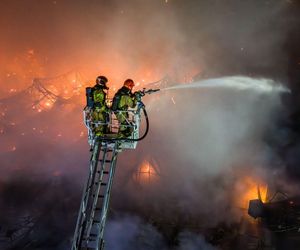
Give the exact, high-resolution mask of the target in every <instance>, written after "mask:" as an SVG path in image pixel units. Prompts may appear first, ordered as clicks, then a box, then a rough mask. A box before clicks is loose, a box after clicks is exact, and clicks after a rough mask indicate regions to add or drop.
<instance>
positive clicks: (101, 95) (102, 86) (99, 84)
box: [92, 76, 109, 136]
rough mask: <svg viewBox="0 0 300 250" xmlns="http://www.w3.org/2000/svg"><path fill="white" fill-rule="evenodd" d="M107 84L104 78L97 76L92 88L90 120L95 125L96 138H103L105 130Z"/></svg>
mask: <svg viewBox="0 0 300 250" xmlns="http://www.w3.org/2000/svg"><path fill="white" fill-rule="evenodd" d="M107 82H108V80H107V78H106V77H105V76H98V77H97V78H96V84H95V86H94V87H93V88H92V96H93V102H94V105H93V112H92V119H93V122H94V123H96V124H95V125H94V128H93V131H94V133H95V135H96V136H103V135H104V133H105V132H106V130H107V124H106V123H107V120H108V107H107V105H106V91H107V90H108V89H109V88H108V87H107V85H106V84H107ZM97 123H98V124H97Z"/></svg>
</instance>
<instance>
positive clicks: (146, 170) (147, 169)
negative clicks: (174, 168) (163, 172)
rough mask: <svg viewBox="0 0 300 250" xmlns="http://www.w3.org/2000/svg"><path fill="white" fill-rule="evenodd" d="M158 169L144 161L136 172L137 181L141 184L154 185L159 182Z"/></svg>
mask: <svg viewBox="0 0 300 250" xmlns="http://www.w3.org/2000/svg"><path fill="white" fill-rule="evenodd" d="M158 177H159V174H158V171H157V167H155V166H154V165H152V164H151V163H150V162H149V161H146V160H145V161H143V162H142V164H141V165H140V166H139V168H138V171H137V172H136V175H135V179H136V181H138V182H139V183H141V184H152V183H154V182H157V181H158Z"/></svg>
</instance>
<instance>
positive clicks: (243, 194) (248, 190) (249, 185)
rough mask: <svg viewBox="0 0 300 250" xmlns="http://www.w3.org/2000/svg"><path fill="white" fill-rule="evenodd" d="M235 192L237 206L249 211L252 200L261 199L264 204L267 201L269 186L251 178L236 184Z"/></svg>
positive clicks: (245, 178)
mask: <svg viewBox="0 0 300 250" xmlns="http://www.w3.org/2000/svg"><path fill="white" fill-rule="evenodd" d="M235 191H236V192H235V196H236V204H237V206H238V207H241V208H243V209H248V205H249V201H250V200H254V199H261V200H262V202H266V200H267V191H268V187H267V185H266V184H265V183H263V182H262V181H261V180H259V179H256V178H254V177H251V176H246V177H244V178H242V179H241V180H239V181H238V182H237V183H236V186H235Z"/></svg>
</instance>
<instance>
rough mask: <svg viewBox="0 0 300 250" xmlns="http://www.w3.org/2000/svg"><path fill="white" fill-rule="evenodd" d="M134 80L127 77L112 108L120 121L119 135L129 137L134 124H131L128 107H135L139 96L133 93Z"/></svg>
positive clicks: (115, 97) (116, 95) (114, 99)
mask: <svg viewBox="0 0 300 250" xmlns="http://www.w3.org/2000/svg"><path fill="white" fill-rule="evenodd" d="M133 87H134V81H133V80H132V79H127V80H126V81H125V82H124V84H123V87H122V88H120V89H119V90H118V91H117V93H116V94H115V96H114V98H113V104H112V110H113V111H114V112H115V114H116V117H117V119H118V121H119V123H120V127H119V132H118V137H120V138H122V137H129V136H131V134H132V132H133V127H132V124H130V121H129V120H128V119H129V114H128V112H126V111H127V110H128V108H134V107H135V106H136V104H137V98H136V96H135V95H134V94H133V93H132V89H133Z"/></svg>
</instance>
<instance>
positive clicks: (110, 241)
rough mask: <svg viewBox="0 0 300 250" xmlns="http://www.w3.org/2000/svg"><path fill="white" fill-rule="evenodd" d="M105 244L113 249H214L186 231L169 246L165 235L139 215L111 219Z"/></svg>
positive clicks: (200, 238) (203, 240)
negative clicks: (176, 241)
mask: <svg viewBox="0 0 300 250" xmlns="http://www.w3.org/2000/svg"><path fill="white" fill-rule="evenodd" d="M105 238H106V244H105V246H106V247H107V248H108V249H111V250H127V249H128V250H129V249H130V250H134V249H145V250H147V249H149V250H150V249H162V250H168V249H176V250H196V249H203V250H213V249H215V248H214V247H213V246H211V245H210V244H209V243H207V242H206V241H205V239H204V238H203V237H202V236H199V235H197V234H194V233H191V232H188V231H185V232H182V233H180V234H179V236H178V243H177V244H176V245H177V246H176V247H175V248H174V247H169V246H168V245H167V244H166V242H165V241H164V238H163V236H162V235H161V234H160V233H159V232H158V231H157V229H156V228H154V227H153V226H152V225H150V224H147V223H145V222H142V220H141V219H140V218H138V217H128V216H125V215H123V216H122V218H115V219H113V220H109V221H108V224H107V230H106V235H105Z"/></svg>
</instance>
